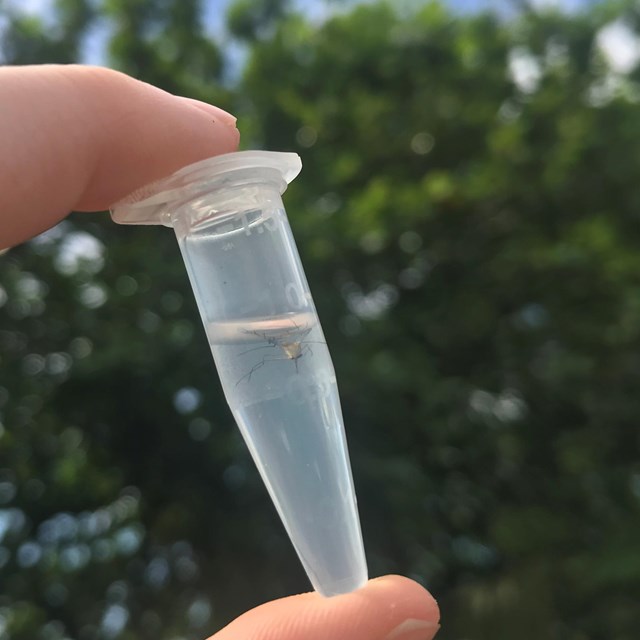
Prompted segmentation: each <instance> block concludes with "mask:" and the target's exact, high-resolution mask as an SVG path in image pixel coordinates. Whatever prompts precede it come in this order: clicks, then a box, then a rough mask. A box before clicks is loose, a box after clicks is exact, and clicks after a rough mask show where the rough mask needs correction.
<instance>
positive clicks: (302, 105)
mask: <svg viewBox="0 0 640 640" xmlns="http://www.w3.org/2000/svg"><path fill="white" fill-rule="evenodd" d="M334 4H335V5H336V6H337V7H340V3H334ZM352 4H353V3H346V4H343V5H342V10H341V11H339V12H336V14H335V15H334V16H333V17H328V18H327V19H326V20H324V21H320V22H318V21H310V20H308V19H307V18H305V16H304V15H300V14H299V13H296V12H295V11H294V10H293V8H292V7H291V5H290V3H287V2H276V1H274V0H271V1H267V0H264V1H262V2H245V1H242V2H238V3H236V4H235V5H233V7H232V8H231V10H230V12H229V26H230V31H229V32H228V35H227V36H226V40H225V42H224V47H223V44H222V41H220V42H217V41H216V39H215V38H212V36H211V35H210V34H208V33H207V30H206V29H205V27H204V25H203V21H202V10H203V6H202V5H203V3H201V2H197V1H196V0H135V1H133V2H130V1H126V2H125V1H124V0H103V1H102V2H101V1H99V0H96V1H94V2H89V1H88V0H58V1H57V2H56V3H55V12H54V15H53V16H49V18H48V20H49V21H53V26H52V25H51V24H49V22H47V21H46V20H39V19H36V18H33V17H31V18H25V17H24V16H22V15H20V14H19V13H17V12H15V11H12V10H10V9H9V7H4V14H5V17H6V24H7V27H6V30H5V32H4V35H3V40H2V53H3V56H4V59H5V61H6V62H7V63H33V62H70V61H73V60H75V59H78V56H79V55H80V54H81V51H82V48H83V46H86V42H87V38H88V37H89V34H90V33H91V30H92V29H93V28H95V26H96V24H100V25H102V26H103V27H105V25H106V27H107V28H108V33H109V62H110V64H111V65H112V66H115V67H116V68H120V69H122V70H124V71H126V72H128V73H131V74H133V75H135V76H136V77H139V78H141V79H144V80H146V81H148V82H152V83H154V84H157V85H159V86H161V87H163V88H165V89H167V90H169V91H173V92H176V93H179V94H182V95H190V96H192V97H195V98H199V99H202V100H207V101H211V102H215V103H217V104H219V105H220V106H222V107H224V108H228V109H229V110H231V111H233V112H234V113H236V114H237V115H238V116H239V123H240V128H241V130H242V131H243V144H244V146H245V147H248V148H265V149H272V150H293V151H296V152H298V153H300V154H301V155H302V157H303V163H304V170H303V172H302V174H301V176H300V178H299V179H298V180H297V181H296V182H295V183H294V184H293V185H292V186H291V187H290V189H289V191H288V192H287V194H286V196H285V202H286V205H287V210H288V212H289V214H290V217H291V220H292V225H293V227H294V233H295V235H296V237H297V239H298V243H299V248H300V252H301V255H302V258H303V262H304V264H305V267H306V270H307V275H308V278H309V281H310V284H311V288H312V291H313V292H314V297H315V299H316V303H317V306H318V309H319V313H320V316H321V319H322V321H323V326H324V329H325V333H326V336H327V341H328V343H329V345H330V347H331V351H332V354H333V357H334V362H335V365H336V370H337V374H338V379H339V382H340V388H341V394H342V399H343V405H344V413H345V421H346V425H347V430H348V435H349V441H350V448H351V455H352V463H353V470H354V477H355V479H356V485H357V490H358V496H359V504H360V509H361V516H362V525H363V531H364V536H365V542H366V546H367V552H368V558H369V563H370V568H371V573H372V574H380V573H383V572H399V573H403V574H407V575H410V576H412V577H414V578H415V579H417V580H420V581H421V582H423V583H424V584H425V585H426V586H427V587H429V588H430V589H431V590H432V591H433V592H434V594H435V595H436V597H437V598H438V600H439V602H440V604H441V606H442V610H443V628H442V631H441V637H442V638H443V640H456V639H457V640H462V639H463V638H464V639H467V640H498V639H501V638H518V639H519V640H534V639H535V640H539V638H558V639H560V638H562V639H563V640H586V639H589V640H591V639H593V640H599V639H603V640H604V639H606V640H631V639H634V638H637V629H638V628H639V627H640V604H639V603H640V428H639V427H640V425H639V418H638V416H640V393H638V389H640V251H639V250H638V249H639V247H640V214H639V212H640V188H639V187H638V185H639V184H640V181H639V178H640V152H639V150H640V115H639V111H638V105H637V103H638V100H639V97H640V93H639V90H640V85H639V84H638V83H639V82H640V68H638V67H636V66H635V62H637V60H633V59H632V60H631V64H628V65H627V67H628V68H625V69H620V68H618V69H616V68H615V64H613V63H612V61H611V60H610V59H608V58H607V55H605V54H606V51H604V50H603V47H602V46H601V45H602V41H603V37H602V34H603V33H604V31H603V29H605V28H611V26H612V25H614V26H616V28H619V29H620V28H623V27H624V29H625V30H626V33H627V36H629V37H631V35H632V34H635V33H636V32H637V31H638V27H639V20H640V12H638V10H637V8H635V6H634V5H633V4H631V3H619V2H615V3H612V2H607V3H603V4H601V5H595V6H592V7H591V8H589V9H585V10H584V11H581V12H579V13H575V14H565V13H562V12H561V11H559V10H554V9H546V10H539V11H533V10H530V9H526V8H523V9H522V10H520V11H519V12H517V13H514V12H512V13H511V14H509V15H508V16H507V15H500V14H496V13H489V12H486V13H481V14H477V15H465V16H459V15H457V16H456V15H454V14H453V13H452V12H451V11H450V10H449V9H447V8H446V7H445V6H443V5H441V4H438V3H428V4H427V3H418V2H414V3H413V4H412V5H411V8H409V9H408V8H407V6H406V5H405V4H403V5H402V7H403V8H402V9H399V8H398V5H394V4H392V3H391V2H387V3H383V2H377V3H371V4H368V5H366V6H351V5H352ZM394 7H395V8H394ZM0 10H2V4H1V3H0ZM618 33H619V32H618ZM635 37H637V35H636V36H635ZM83 43H84V44H83ZM636 46H637V45H636ZM228 51H233V52H234V56H235V58H236V59H235V61H234V60H231V59H230V56H229V55H227V52H228ZM238 58H239V59H241V60H244V62H243V69H244V71H243V73H242V75H241V77H239V78H236V77H235V76H234V74H233V73H231V72H230V69H231V68H233V67H234V65H235V67H236V68H237V67H238ZM9 213H10V212H5V214H9ZM0 419H1V423H0V424H1V425H2V426H0V581H1V587H0V639H2V640H27V639H29V640H32V639H39V640H62V639H63V638H65V639H66V638H71V639H73V640H76V639H77V640H97V639H99V638H100V639H102V638H104V639H107V640H115V639H121V640H134V639H135V640H145V639H149V640H151V639H152V638H153V639H154V640H162V639H167V640H175V639H176V638H189V639H191V638H194V639H195V638H202V637H204V636H206V635H207V634H210V633H212V632H213V631H215V630H216V629H217V628H219V627H220V626H221V625H222V624H224V623H225V622H227V621H228V620H229V619H230V618H231V617H233V616H235V615H237V614H238V613H240V612H241V611H242V610H244V609H247V608H249V607H251V606H253V605H256V604H258V603H260V602H262V601H264V600H266V599H270V598H275V597H278V596H282V595H286V594H289V593H291V592H295V591H299V590H304V589H306V588H307V583H306V579H305V577H304V575H303V572H302V570H301V568H300V567H299V564H298V561H297V559H296V558H295V555H294V553H293V550H292V548H291V547H290V544H289V542H288V540H287V539H286V536H285V534H284V531H283V529H282V527H281V525H280V523H279V521H278V519H277V516H276V514H275V511H274V509H273V507H272V506H271V504H270V503H269V500H268V497H267V494H266V492H265V490H264V488H263V487H262V485H261V483H260V480H259V478H258V475H257V472H256V471H255V469H254V467H253V465H252V463H251V461H250V459H249V457H248V454H247V452H246V449H245V447H244V444H243V443H242V441H241V439H240V436H239V434H238V432H237V430H236V428H235V426H234V423H233V420H232V417H231V415H230V413H229V411H228V409H227V408H226V405H225V402H224V399H223V396H222V393H221V390H220V387H219V384H218V382H217V381H216V375H215V372H214V367H213V363H212V361H211V357H210V355H209V351H208V348H207V344H206V339H205V336H204V332H203V330H202V328H201V326H200V322H199V319H198V316H197V313H196V309H195V305H194V302H193V299H192V295H191V292H190V290H189V286H188V283H187V279H186V275H185V271H184V268H183V266H182V263H181V261H180V257H179V254H178V250H177V246H175V240H174V239H173V237H172V234H171V233H170V232H169V231H168V230H166V229H159V228H122V227H118V226H116V225H114V224H112V223H111V222H110V221H109V219H108V218H107V216H106V215H105V214H104V213H102V214H95V215H93V214H92V215H88V214H82V215H77V214H76V215H72V216H71V217H70V218H69V219H68V220H67V221H65V222H64V223H62V224H61V225H60V226H58V227H56V228H55V229H53V230H51V231H50V232H48V233H46V234H44V235H43V236H41V237H39V238H36V239H34V240H33V241H31V242H29V243H26V244H25V245H23V246H20V247H16V248H14V249H12V250H11V251H9V252H8V253H6V254H5V255H3V256H2V257H0Z"/></svg>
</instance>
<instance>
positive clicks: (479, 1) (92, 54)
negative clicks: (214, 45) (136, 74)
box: [0, 0, 593, 65]
mask: <svg viewBox="0 0 640 640" xmlns="http://www.w3.org/2000/svg"><path fill="white" fill-rule="evenodd" d="M54 1H55V0H4V4H5V5H6V6H9V7H11V8H13V9H18V10H20V11H22V12H23V13H26V14H30V15H35V16H39V17H41V18H42V19H44V20H45V22H46V21H47V20H51V16H52V15H53V11H52V5H53V4H54ZM233 1H234V0H204V2H203V4H204V15H203V18H204V22H205V25H206V28H207V31H208V32H209V33H210V34H211V35H212V36H220V35H221V34H223V33H224V21H225V14H226V11H227V8H228V7H229V5H231V4H232V3H233ZM368 1H369V0H351V3H353V2H358V3H366V2H368ZM397 1H398V3H400V2H402V1H407V2H409V3H411V1H412V0H397ZM445 1H446V2H447V4H448V5H449V6H450V7H451V8H452V9H453V10H455V11H459V12H461V13H466V12H474V11H478V10H482V9H488V8H493V9H498V10H508V7H509V6H510V5H511V4H513V2H512V0H445ZM591 1H593V0H530V2H531V4H532V5H533V6H536V7H548V6H553V7H559V8H562V9H563V10H566V11H575V10H577V9H579V8H580V7H582V6H585V5H587V4H588V3H589V2H591ZM292 2H293V5H294V7H295V8H296V9H298V10H300V11H301V12H303V13H304V14H306V15H307V16H308V17H309V18H310V19H312V20H314V21H322V20H323V19H324V18H326V17H327V16H329V15H330V14H331V12H332V11H335V10H336V7H337V6H338V4H339V3H337V2H336V1H335V0H334V1H333V2H332V1H331V0H292ZM0 4H2V0H0ZM1 23H2V14H1V12H0V37H1ZM108 41H109V25H108V23H106V22H102V23H100V24H96V25H94V27H93V28H92V30H91V32H90V33H89V34H88V36H87V39H86V42H85V45H84V47H83V56H82V57H83V60H82V61H83V62H85V63H87V64H98V65H103V64H106V60H107V56H106V45H107V42H108Z"/></svg>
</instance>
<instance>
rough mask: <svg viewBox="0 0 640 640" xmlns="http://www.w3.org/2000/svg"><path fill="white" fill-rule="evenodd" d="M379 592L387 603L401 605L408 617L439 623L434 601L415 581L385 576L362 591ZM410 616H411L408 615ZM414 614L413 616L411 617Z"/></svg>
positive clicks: (403, 577) (370, 583)
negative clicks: (373, 590)
mask: <svg viewBox="0 0 640 640" xmlns="http://www.w3.org/2000/svg"><path fill="white" fill-rule="evenodd" d="M367 589H369V590H372V589H375V590H379V591H381V592H383V593H384V597H385V598H386V599H387V600H388V601H389V602H392V603H393V602H396V603H400V604H402V606H403V607H404V608H406V609H407V615H408V616H409V617H415V618H418V619H424V620H430V621H433V622H439V621H440V609H439V607H438V603H437V601H436V599H435V598H434V597H433V596H432V595H431V593H430V592H429V591H427V589H425V588H424V587H423V586H422V585H421V584H419V583H418V582H416V581H415V580H411V579H410V578H407V577H405V576H399V575H393V574H392V575H387V576H381V577H379V578H374V579H372V580H370V581H369V582H368V583H367V584H366V585H365V586H364V587H363V588H362V590H367ZM410 614H411V615H410ZM413 614H415V615H413Z"/></svg>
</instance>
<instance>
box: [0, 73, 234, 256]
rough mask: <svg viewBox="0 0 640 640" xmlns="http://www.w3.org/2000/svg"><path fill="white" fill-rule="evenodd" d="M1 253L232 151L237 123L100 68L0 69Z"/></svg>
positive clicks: (215, 111)
mask: <svg viewBox="0 0 640 640" xmlns="http://www.w3.org/2000/svg"><path fill="white" fill-rule="evenodd" d="M0 140H1V141H2V145H1V146H0V248H5V247H7V246H12V245H14V244H16V243H18V242H21V241H23V240H25V239H27V238H29V237H31V236H33V235H36V234H37V233H40V232H41V231H44V230H45V229H48V228H49V227H51V226H53V225H54V224H55V223H56V222H58V221H59V220H60V219H61V218H62V217H64V216H65V215H66V214H67V213H68V212H69V211H71V210H79V211H95V210H101V209H106V208H108V207H109V205H111V204H113V203H114V202H115V201H117V200H119V199H120V198H122V197H124V196H125V195H127V194H128V193H130V192H131V191H133V190H135V189H137V188H138V187H140V186H142V185H143V184H146V183H148V182H151V181H153V180H156V179H159V178H161V177H164V176H166V175H168V174H170V173H172V172H173V171H175V170H176V169H178V168H180V167H182V166H185V165H187V164H190V163H192V162H197V161H198V160H202V159H204V158H207V157H209V156H214V155H218V154H220V153H227V152H231V151H235V150H236V148H237V146H238V141H239V133H238V130H237V129H236V127H235V118H233V116H231V115H229V114H228V113H226V112H224V111H222V110H221V109H217V108H216V107H213V106H210V105H207V104H205V103H201V102H198V101H195V100H189V99H186V98H179V97H176V96H173V95H171V94H169V93H166V92H165V91H162V90H160V89H158V88H156V87H153V86H151V85H149V84H146V83H143V82H140V81H138V80H134V79H133V78H131V77H129V76H126V75H125V74H122V73H119V72H116V71H112V70H110V69H105V68H102V67H86V66H80V65H42V66H25V67H2V68H0Z"/></svg>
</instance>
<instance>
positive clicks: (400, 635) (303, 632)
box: [209, 576, 440, 640]
mask: <svg viewBox="0 0 640 640" xmlns="http://www.w3.org/2000/svg"><path fill="white" fill-rule="evenodd" d="M439 619H440V613H439V611H438V605H437V604H436V601H435V600H434V599H433V597H432V596H431V595H430V594H429V593H428V592H427V591H426V590H425V589H423V588H422V587H421V586H420V585H419V584H418V583H417V582H414V581H413V580H409V579H408V578H403V577H401V576H385V577H384V578H378V579H376V580H371V581H370V582H369V583H368V584H367V585H366V586H364V587H363V588H362V589H359V590H358V591H354V592H353V593H349V594H346V595H342V596H335V597H333V598H323V597H322V596H320V595H319V594H317V593H305V594H302V595H298V596H291V597H289V598H283V599H281V600H274V601H273V602H268V603H267V604H263V605H261V606H259V607H256V608H255V609H252V610H251V611H248V612H247V613H245V614H244V615H242V616H240V617H239V618H237V619H236V620H234V621H233V622H232V623H231V624H229V625H228V626H226V627H225V628H224V629H222V631H220V632H218V633H217V634H216V635H214V636H212V637H211V638H210V639H209V640H342V639H345V640H346V639H348V640H432V638H433V637H434V636H435V634H436V633H437V631H438V629H439V628H440V625H439V624H438V621H439Z"/></svg>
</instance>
